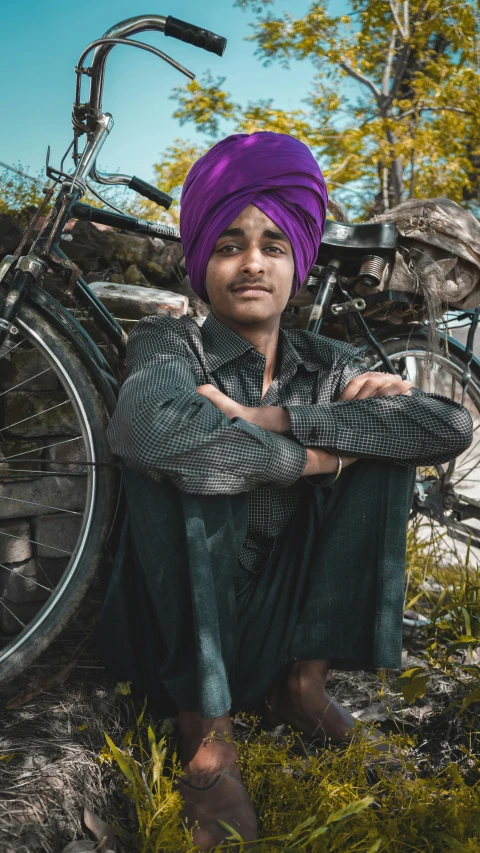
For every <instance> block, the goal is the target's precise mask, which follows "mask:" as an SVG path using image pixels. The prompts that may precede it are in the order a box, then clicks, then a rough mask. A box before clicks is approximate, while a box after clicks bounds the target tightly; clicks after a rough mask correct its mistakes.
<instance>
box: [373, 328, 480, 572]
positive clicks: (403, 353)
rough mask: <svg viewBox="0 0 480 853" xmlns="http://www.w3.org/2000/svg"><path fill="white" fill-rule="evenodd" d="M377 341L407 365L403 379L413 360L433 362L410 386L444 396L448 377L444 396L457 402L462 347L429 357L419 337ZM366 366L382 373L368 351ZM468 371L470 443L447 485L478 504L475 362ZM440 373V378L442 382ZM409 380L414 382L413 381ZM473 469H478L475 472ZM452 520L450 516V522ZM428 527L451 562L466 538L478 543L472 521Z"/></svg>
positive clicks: (479, 375)
mask: <svg viewBox="0 0 480 853" xmlns="http://www.w3.org/2000/svg"><path fill="white" fill-rule="evenodd" d="M379 340H380V342H381V343H382V345H383V347H384V349H385V351H386V353H387V355H388V356H389V358H390V360H391V361H392V363H393V364H394V366H395V367H398V366H399V365H400V366H401V365H402V360H404V361H403V364H406V365H407V370H406V372H405V370H403V373H404V375H409V370H410V368H409V367H408V364H409V362H411V363H412V362H414V361H415V360H418V361H423V363H424V365H425V366H426V365H427V363H428V362H430V363H432V359H433V367H434V370H433V372H431V373H430V376H428V373H429V371H428V369H425V371H424V377H423V383H422V382H416V381H414V385H417V387H422V384H423V390H426V391H432V392H435V393H444V394H445V391H447V390H448V388H446V387H445V381H444V380H445V379H446V378H447V377H449V381H450V383H451V386H450V387H451V393H450V394H447V396H450V397H453V398H454V399H456V400H457V402H461V391H462V388H461V377H462V374H463V371H464V368H465V356H464V352H463V349H462V347H461V346H459V345H458V344H457V343H456V342H455V341H454V340H452V339H448V350H444V349H443V348H442V351H441V352H440V353H437V354H433V355H432V353H431V351H430V350H429V348H428V340H427V338H426V336H423V335H419V334H413V335H412V334H405V335H402V334H400V335H398V336H397V335H395V336H388V335H385V336H383V337H379ZM367 362H368V364H369V366H370V367H371V369H373V370H382V371H383V370H384V369H385V368H384V366H383V364H382V362H381V360H380V358H379V356H378V355H377V354H376V353H375V354H373V353H372V352H371V351H370V352H369V354H368V356H367ZM437 367H438V369H437ZM470 369H471V373H472V378H471V380H470V383H469V385H468V389H467V393H466V398H465V405H466V407H467V408H468V410H469V411H470V414H471V415H472V419H473V421H474V441H473V442H472V445H471V447H470V448H468V449H467V450H466V451H465V452H464V453H462V454H460V456H459V457H458V458H457V459H456V460H455V469H454V473H453V475H452V479H451V485H452V487H453V489H454V491H456V492H457V489H458V488H459V487H460V490H461V492H462V495H463V493H465V492H467V498H468V497H471V498H472V499H473V501H478V500H479V499H480V478H477V477H476V476H475V474H476V473H478V471H480V467H479V466H480V445H478V439H476V438H475V430H476V429H477V430H478V429H480V369H479V365H478V364H477V363H476V362H475V361H472V364H471V365H470ZM435 370H437V382H436V380H435ZM399 372H400V371H399ZM442 373H443V374H444V376H443V378H442ZM410 378H412V376H410ZM413 379H415V377H413ZM438 385H440V387H438ZM477 447H478V452H477ZM445 467H446V466H443V468H445ZM470 469H471V476H469V477H467V476H466V472H467V471H468V470H470ZM476 469H478V471H477V470H476ZM419 471H420V469H419ZM417 481H421V476H420V475H419V476H418V477H417ZM468 493H470V494H468ZM415 507H417V508H418V503H416V502H415V501H414V507H413V514H415V512H416V509H415ZM417 512H418V510H417ZM447 515H448V513H447ZM453 518H454V517H453V515H452V520H453ZM430 524H431V528H432V541H433V540H434V538H435V539H436V540H437V541H438V542H440V540H441V542H442V549H443V551H444V553H445V554H447V553H448V554H450V556H454V557H455V559H462V558H463V556H464V551H465V545H466V544H468V540H469V538H470V539H471V540H472V541H479V540H480V520H476V519H473V521H470V520H469V519H467V521H466V523H463V522H462V523H461V524H460V525H459V526H458V527H452V526H448V524H440V522H439V521H438V518H435V517H434V516H432V518H431V519H430ZM455 524H457V522H455ZM433 533H435V534H436V536H435V537H434V536H433ZM462 537H463V538H462ZM459 543H463V545H460V544H459ZM474 553H476V554H477V557H478V559H480V549H479V548H478V547H477V546H474Z"/></svg>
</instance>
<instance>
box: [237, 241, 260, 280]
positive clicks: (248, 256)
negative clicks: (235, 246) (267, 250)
mask: <svg viewBox="0 0 480 853" xmlns="http://www.w3.org/2000/svg"><path fill="white" fill-rule="evenodd" d="M241 270H242V273H244V274H245V275H259V273H261V272H264V271H265V262H264V257H263V254H262V251H261V249H260V248H259V247H258V246H251V247H250V249H248V251H247V252H246V253H245V255H244V257H243V262H242V267H241Z"/></svg>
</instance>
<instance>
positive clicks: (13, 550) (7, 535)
mask: <svg viewBox="0 0 480 853" xmlns="http://www.w3.org/2000/svg"><path fill="white" fill-rule="evenodd" d="M30 538H31V533H30V525H29V523H28V521H25V520H24V519H18V520H14V521H2V522H0V563H23V562H25V560H29V559H30V558H31V557H32V556H33V552H32V544H31V542H29V539H30Z"/></svg>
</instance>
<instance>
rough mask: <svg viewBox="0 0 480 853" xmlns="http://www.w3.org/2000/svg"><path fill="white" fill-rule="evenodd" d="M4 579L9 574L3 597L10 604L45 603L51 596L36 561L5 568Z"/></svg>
mask: <svg viewBox="0 0 480 853" xmlns="http://www.w3.org/2000/svg"><path fill="white" fill-rule="evenodd" d="M2 572H3V575H2V578H4V577H5V575H6V574H7V575H8V577H7V578H6V583H5V584H4V585H3V584H2V586H3V590H2V597H3V598H4V599H6V600H7V601H8V602H10V601H11V602H13V603H15V604H24V603H25V602H27V601H45V600H46V599H47V598H48V597H49V595H50V589H48V588H47V587H48V586H49V585H48V584H47V583H45V578H44V577H43V574H42V571H41V569H40V567H39V565H38V563H37V561H36V560H34V559H31V560H28V562H26V563H21V564H20V565H18V564H16V565H14V566H4V567H3V569H2Z"/></svg>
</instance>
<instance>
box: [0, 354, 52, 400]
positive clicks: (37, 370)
mask: <svg viewBox="0 0 480 853" xmlns="http://www.w3.org/2000/svg"><path fill="white" fill-rule="evenodd" d="M18 386H21V390H22V391H27V390H28V391H56V390H57V389H58V387H59V384H58V379H57V377H56V376H55V373H54V371H53V370H52V368H51V367H50V366H49V364H48V362H46V361H45V359H44V357H43V356H42V355H40V353H39V352H37V350H35V349H27V350H18V351H16V352H15V353H14V354H12V355H11V356H10V358H6V359H4V360H3V361H2V373H1V378H0V389H1V390H2V391H7V390H8V389H10V388H13V387H18Z"/></svg>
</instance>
